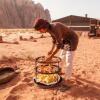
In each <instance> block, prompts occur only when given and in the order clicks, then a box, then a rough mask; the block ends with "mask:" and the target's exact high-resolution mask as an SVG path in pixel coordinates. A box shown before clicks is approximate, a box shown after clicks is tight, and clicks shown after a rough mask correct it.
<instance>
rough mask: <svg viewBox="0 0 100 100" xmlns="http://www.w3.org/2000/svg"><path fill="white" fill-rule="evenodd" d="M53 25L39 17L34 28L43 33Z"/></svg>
mask: <svg viewBox="0 0 100 100" xmlns="http://www.w3.org/2000/svg"><path fill="white" fill-rule="evenodd" d="M50 27H51V25H50V23H49V22H48V21H47V20H44V19H38V20H36V22H35V25H34V28H35V29H36V30H37V31H40V32H41V33H45V32H47V31H48V30H49V29H50Z"/></svg>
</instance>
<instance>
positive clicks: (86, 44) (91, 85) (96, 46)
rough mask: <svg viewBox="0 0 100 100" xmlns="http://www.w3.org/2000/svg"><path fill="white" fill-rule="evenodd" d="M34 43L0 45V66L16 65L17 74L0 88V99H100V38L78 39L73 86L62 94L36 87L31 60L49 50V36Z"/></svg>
mask: <svg viewBox="0 0 100 100" xmlns="http://www.w3.org/2000/svg"><path fill="white" fill-rule="evenodd" d="M36 40H37V42H34V41H33V42H32V41H20V42H19V44H8V43H0V59H1V60H2V61H1V62H0V66H1V67H3V66H15V65H17V67H18V68H19V69H20V71H21V72H20V74H19V75H18V76H17V77H15V78H14V79H13V80H12V81H10V82H9V83H7V84H3V85H0V100H100V39H88V38H87V37H80V41H79V45H78V49H77V51H76V55H75V58H74V68H73V78H76V79H75V80H74V84H73V85H72V87H71V88H70V89H69V90H67V91H65V92H61V91H60V90H59V89H58V88H59V87H57V88H53V89H41V88H39V87H37V86H36V84H35V83H34V82H33V80H32V78H33V77H34V71H33V70H34V66H35V64H34V58H35V57H38V56H42V55H46V53H47V52H48V51H49V49H50V47H51V46H50V44H51V39H50V37H48V36H47V37H46V38H38V39H36Z"/></svg>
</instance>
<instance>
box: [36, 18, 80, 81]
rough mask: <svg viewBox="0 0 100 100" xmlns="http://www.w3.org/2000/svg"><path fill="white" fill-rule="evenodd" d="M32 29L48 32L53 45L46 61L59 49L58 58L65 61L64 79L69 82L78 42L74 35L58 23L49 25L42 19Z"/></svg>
mask: <svg viewBox="0 0 100 100" xmlns="http://www.w3.org/2000/svg"><path fill="white" fill-rule="evenodd" d="M34 28H35V29H36V30H37V31H40V32H42V33H46V32H49V33H50V35H51V37H52V39H53V45H52V48H51V50H50V51H49V52H48V57H47V59H46V61H49V60H51V59H52V57H53V56H54V55H55V54H56V53H57V52H58V51H59V50H60V49H61V54H60V57H61V59H65V61H66V79H67V80H69V79H70V78H71V75H72V68H73V67H72V61H73V55H74V51H75V50H76V49H77V45H78V40H79V39H78V36H77V35H76V33H75V32H74V31H72V30H71V29H69V28H68V27H67V26H66V25H64V24H62V23H60V22H53V23H49V22H48V21H47V20H44V19H38V20H37V21H36V22H35V25H34Z"/></svg>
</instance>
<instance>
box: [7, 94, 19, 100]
mask: <svg viewBox="0 0 100 100" xmlns="http://www.w3.org/2000/svg"><path fill="white" fill-rule="evenodd" d="M20 97H21V96H19V95H12V94H10V95H9V96H8V97H7V98H6V100H19V99H20Z"/></svg>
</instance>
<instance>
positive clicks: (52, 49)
mask: <svg viewBox="0 0 100 100" xmlns="http://www.w3.org/2000/svg"><path fill="white" fill-rule="evenodd" d="M54 48H55V43H53V45H52V48H51V50H50V51H49V52H48V55H50V54H52V52H53V51H54Z"/></svg>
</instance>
